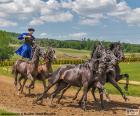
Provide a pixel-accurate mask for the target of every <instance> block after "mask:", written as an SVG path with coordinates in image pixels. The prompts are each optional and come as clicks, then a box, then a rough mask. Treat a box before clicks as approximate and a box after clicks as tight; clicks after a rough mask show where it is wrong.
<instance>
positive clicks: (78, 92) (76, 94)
mask: <svg viewBox="0 0 140 116" xmlns="http://www.w3.org/2000/svg"><path fill="white" fill-rule="evenodd" d="M81 88H82V87H80V88H79V89H78V91H77V92H76V94H75V96H74V98H73V100H76V98H77V96H78V94H79V92H80V91H81Z"/></svg>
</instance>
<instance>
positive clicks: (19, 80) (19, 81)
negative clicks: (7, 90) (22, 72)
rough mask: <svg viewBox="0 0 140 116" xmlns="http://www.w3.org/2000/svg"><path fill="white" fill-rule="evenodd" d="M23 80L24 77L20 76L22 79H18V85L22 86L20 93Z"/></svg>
mask: <svg viewBox="0 0 140 116" xmlns="http://www.w3.org/2000/svg"><path fill="white" fill-rule="evenodd" d="M22 79H23V76H20V78H19V79H18V83H19V85H20V87H19V89H18V91H19V92H20V91H21V88H22V84H21V80H22Z"/></svg>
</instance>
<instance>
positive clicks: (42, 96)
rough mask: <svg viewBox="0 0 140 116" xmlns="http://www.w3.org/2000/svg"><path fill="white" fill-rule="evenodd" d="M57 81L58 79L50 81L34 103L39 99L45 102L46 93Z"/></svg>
mask: <svg viewBox="0 0 140 116" xmlns="http://www.w3.org/2000/svg"><path fill="white" fill-rule="evenodd" d="M57 82H58V80H55V81H54V82H53V83H49V85H48V87H46V90H45V91H44V92H43V93H42V94H41V95H40V96H38V97H37V99H36V100H34V101H33V104H34V103H37V102H38V101H41V102H43V98H44V97H45V96H46V94H47V93H48V91H49V89H50V88H51V87H53V86H54V85H55V84H56V83H57Z"/></svg>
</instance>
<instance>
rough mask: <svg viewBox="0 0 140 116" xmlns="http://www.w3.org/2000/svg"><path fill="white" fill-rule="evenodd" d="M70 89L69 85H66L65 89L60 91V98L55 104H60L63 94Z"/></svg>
mask: <svg viewBox="0 0 140 116" xmlns="http://www.w3.org/2000/svg"><path fill="white" fill-rule="evenodd" d="M70 87H71V85H67V87H66V88H64V89H63V90H62V93H61V95H60V97H59V98H58V100H57V103H60V100H61V99H62V97H63V95H64V93H65V92H66V91H67V90H68V89H69V88H70Z"/></svg>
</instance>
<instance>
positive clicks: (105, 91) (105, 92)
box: [103, 89, 110, 102]
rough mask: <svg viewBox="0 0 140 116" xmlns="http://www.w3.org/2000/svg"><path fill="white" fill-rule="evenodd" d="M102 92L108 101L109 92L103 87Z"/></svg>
mask: <svg viewBox="0 0 140 116" xmlns="http://www.w3.org/2000/svg"><path fill="white" fill-rule="evenodd" d="M103 92H104V94H105V96H106V100H107V101H108V102H110V97H109V93H108V92H107V90H106V89H104V90H103Z"/></svg>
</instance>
